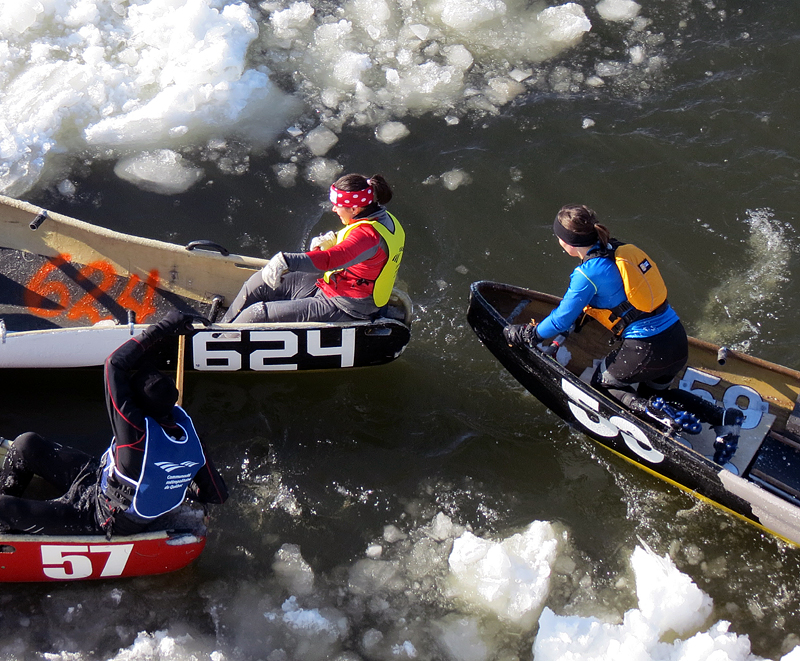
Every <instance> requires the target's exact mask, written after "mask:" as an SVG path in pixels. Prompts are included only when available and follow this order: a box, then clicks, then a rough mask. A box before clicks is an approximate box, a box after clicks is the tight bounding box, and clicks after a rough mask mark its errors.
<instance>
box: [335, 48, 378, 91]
mask: <svg viewBox="0 0 800 661" xmlns="http://www.w3.org/2000/svg"><path fill="white" fill-rule="evenodd" d="M371 67H372V60H371V59H370V57H369V55H367V54H366V53H354V52H347V53H341V54H340V55H339V57H338V58H337V60H336V63H335V64H334V65H333V77H334V78H335V79H336V81H337V82H338V83H340V84H341V85H342V86H343V87H344V88H353V87H355V86H356V85H357V84H358V83H360V82H361V74H362V73H363V72H364V71H366V70H367V69H369V68H371Z"/></svg>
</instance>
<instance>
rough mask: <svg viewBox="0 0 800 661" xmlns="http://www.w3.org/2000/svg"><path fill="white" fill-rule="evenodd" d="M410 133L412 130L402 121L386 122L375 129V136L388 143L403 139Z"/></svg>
mask: <svg viewBox="0 0 800 661" xmlns="http://www.w3.org/2000/svg"><path fill="white" fill-rule="evenodd" d="M409 133H411V131H409V130H408V127H406V125H405V124H403V123H402V122H384V123H383V124H381V125H380V126H378V128H376V129H375V137H376V138H378V140H380V141H381V142H383V143H385V144H387V145H390V144H392V143H393V142H397V141H398V140H402V139H403V138H405V137H406V136H407V135H408V134H409Z"/></svg>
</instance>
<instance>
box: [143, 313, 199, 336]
mask: <svg viewBox="0 0 800 661" xmlns="http://www.w3.org/2000/svg"><path fill="white" fill-rule="evenodd" d="M196 321H197V322H201V323H202V324H203V325H204V326H209V325H211V322H210V321H209V320H208V319H206V318H205V317H200V316H196V315H191V314H186V313H184V312H179V311H178V310H170V311H169V312H168V313H167V315H166V316H165V317H164V318H163V319H162V320H161V321H159V322H158V323H157V324H156V325H155V326H156V329H157V332H159V334H163V335H186V334H187V333H190V332H191V331H192V325H193V324H194V323H195V322H196Z"/></svg>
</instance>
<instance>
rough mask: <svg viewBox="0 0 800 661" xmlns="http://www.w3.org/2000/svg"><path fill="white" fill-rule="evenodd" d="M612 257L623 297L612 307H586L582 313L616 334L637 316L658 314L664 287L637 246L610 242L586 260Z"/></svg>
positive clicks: (664, 301)
mask: <svg viewBox="0 0 800 661" xmlns="http://www.w3.org/2000/svg"><path fill="white" fill-rule="evenodd" d="M596 257H607V258H609V259H613V260H614V263H615V264H616V266H617V269H618V270H619V274H620V275H621V276H622V284H623V286H624V287H625V296H626V298H627V300H625V301H623V302H622V303H621V304H620V305H617V306H616V307H614V308H613V309H610V310H608V309H601V308H593V307H591V306H588V305H587V306H586V308H584V312H585V313H586V314H588V315H589V316H590V317H593V318H595V319H597V321H599V322H600V323H601V324H603V326H605V327H606V328H608V329H609V330H610V331H612V332H613V333H615V334H617V335H619V334H620V333H622V331H624V330H625V328H627V327H628V325H629V324H630V323H632V322H634V321H636V320H637V319H642V318H644V317H648V316H654V315H656V314H660V313H661V312H664V310H666V304H667V286H666V284H664V279H663V278H662V277H661V273H660V272H659V270H658V267H657V266H656V263H655V262H654V261H653V260H652V259H650V258H649V257H648V256H647V253H645V252H644V250H642V249H641V248H637V247H636V246H634V245H633V244H630V243H619V242H616V241H615V242H612V244H611V249H610V250H604V251H601V252H598V254H595V255H591V254H590V255H589V259H594V258H596Z"/></svg>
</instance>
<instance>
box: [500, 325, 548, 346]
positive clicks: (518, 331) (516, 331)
mask: <svg viewBox="0 0 800 661" xmlns="http://www.w3.org/2000/svg"><path fill="white" fill-rule="evenodd" d="M503 337H504V338H505V339H506V342H508V346H510V347H514V346H522V345H527V346H530V347H532V346H534V345H535V344H536V343H537V342H539V341H540V340H541V338H540V337H539V335H538V333H537V332H536V326H534V325H533V324H509V325H508V326H506V327H505V328H504V329H503Z"/></svg>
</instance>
